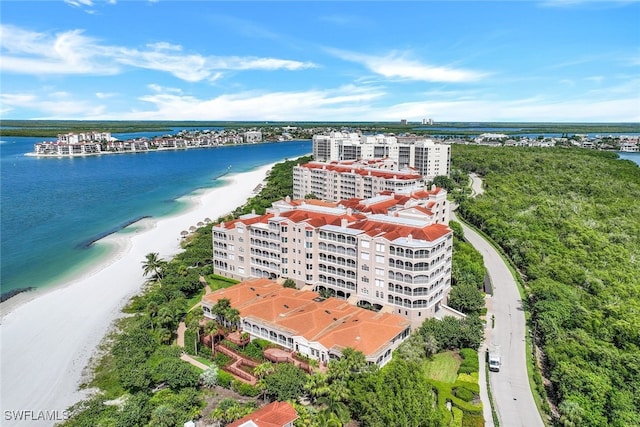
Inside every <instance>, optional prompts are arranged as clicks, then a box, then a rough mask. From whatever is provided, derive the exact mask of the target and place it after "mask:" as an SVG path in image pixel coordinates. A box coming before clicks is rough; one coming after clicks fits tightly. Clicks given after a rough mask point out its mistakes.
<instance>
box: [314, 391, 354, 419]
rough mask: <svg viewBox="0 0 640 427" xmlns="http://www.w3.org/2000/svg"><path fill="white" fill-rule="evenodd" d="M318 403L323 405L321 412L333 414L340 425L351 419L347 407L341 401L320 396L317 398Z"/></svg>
mask: <svg viewBox="0 0 640 427" xmlns="http://www.w3.org/2000/svg"><path fill="white" fill-rule="evenodd" d="M318 403H319V404H320V405H321V406H322V407H323V408H322V411H321V412H324V413H326V414H333V415H335V417H336V418H337V419H338V420H339V421H340V423H341V425H342V424H346V423H348V422H349V420H350V419H351V413H350V412H349V408H348V407H347V405H345V404H344V403H343V402H340V401H337V400H333V399H330V398H328V397H322V398H320V399H318Z"/></svg>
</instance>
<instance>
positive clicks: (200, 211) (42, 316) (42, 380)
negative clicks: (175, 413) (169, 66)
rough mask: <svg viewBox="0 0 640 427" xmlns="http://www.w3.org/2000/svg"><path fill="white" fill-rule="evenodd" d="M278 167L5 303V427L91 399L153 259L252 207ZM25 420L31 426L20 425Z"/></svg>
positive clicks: (239, 180)
mask: <svg viewBox="0 0 640 427" xmlns="http://www.w3.org/2000/svg"><path fill="white" fill-rule="evenodd" d="M272 166H273V165H269V166H265V167H261V168H259V169H257V170H254V171H251V172H247V173H242V174H237V175H232V176H228V177H226V179H227V180H228V181H229V185H225V186H224V187H220V188H216V189H211V190H207V191H205V192H202V193H199V194H196V195H192V196H188V198H189V199H191V200H190V202H191V204H192V207H191V208H189V209H188V210H186V211H184V212H182V213H179V214H176V215H174V216H171V217H166V218H161V219H159V220H155V219H144V220H142V221H140V222H138V223H136V224H135V227H136V230H137V231H136V232H135V233H133V232H129V233H116V234H113V235H110V236H107V237H105V238H104V239H102V240H100V241H99V242H98V244H100V245H110V246H111V247H112V248H113V254H112V255H111V256H109V257H108V259H106V260H104V261H102V262H101V263H100V264H99V265H96V266H93V267H92V268H90V269H88V270H87V271H84V272H82V273H80V277H77V278H75V279H71V280H69V281H68V282H67V283H64V284H61V285H60V286H56V287H54V288H53V289H52V290H50V291H43V292H40V293H34V294H31V295H26V294H25V295H22V294H21V295H19V296H18V297H16V298H12V299H11V300H9V301H8V302H6V303H3V304H2V306H1V309H2V316H3V317H2V320H1V324H0V338H1V341H0V342H1V346H2V347H1V350H0V351H1V353H0V354H1V369H2V370H1V379H0V382H1V394H0V408H1V410H2V412H1V414H0V416H1V417H2V421H0V424H1V425H3V426H10V425H19V426H28V425H37V426H46V425H53V424H55V422H56V421H60V420H61V419H62V418H64V416H65V413H64V411H65V410H66V409H67V408H68V407H69V406H71V405H72V404H74V403H76V402H78V401H79V400H81V399H82V398H83V397H84V393H82V392H80V391H78V386H79V384H80V381H81V378H82V373H83V369H84V368H85V367H86V366H87V363H88V361H89V359H90V357H91V356H92V355H93V354H94V352H95V351H96V347H97V345H98V344H99V343H100V341H101V339H102V338H103V337H104V336H105V334H106V333H107V332H108V330H109V327H110V325H111V323H112V322H113V320H114V319H116V318H117V317H118V316H119V315H120V310H121V309H122V307H123V306H124V305H125V304H126V302H127V301H128V300H129V298H131V296H133V295H135V294H136V293H138V292H139V291H140V289H141V287H142V285H143V283H144V281H145V279H144V277H143V276H142V261H143V260H144V258H145V255H146V254H148V253H150V252H158V253H159V254H160V256H161V257H162V258H165V259H168V258H170V257H171V256H173V255H175V254H176V253H177V252H178V251H179V249H180V247H179V242H180V239H181V231H183V230H188V229H189V227H191V226H194V225H196V224H197V223H198V222H200V221H203V220H204V219H205V218H211V219H213V220H215V219H216V218H218V217H220V216H222V215H225V214H227V213H229V212H231V211H232V210H234V209H235V208H236V207H237V206H240V205H242V204H244V202H245V201H246V200H247V198H249V197H250V196H251V194H252V191H253V190H254V188H256V186H257V185H258V184H260V183H261V182H262V181H263V180H264V178H265V176H266V173H267V171H268V170H269V169H270V168H271V167H272ZM34 268H37V266H34ZM21 411H22V412H21ZM18 417H22V418H23V420H26V421H20V422H18V421H16V418H18ZM43 417H44V418H47V419H49V421H43V420H42V418H43ZM38 418H39V419H38ZM34 419H38V420H37V421H30V420H34Z"/></svg>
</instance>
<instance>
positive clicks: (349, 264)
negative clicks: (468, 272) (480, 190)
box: [212, 189, 453, 326]
mask: <svg viewBox="0 0 640 427" xmlns="http://www.w3.org/2000/svg"><path fill="white" fill-rule="evenodd" d="M447 223H448V204H447V201H446V192H445V191H444V190H442V189H433V190H432V191H425V190H421V191H418V192H414V193H411V194H406V195H402V194H393V193H386V194H380V195H378V196H376V197H373V198H369V199H351V200H348V201H342V202H325V201H320V200H315V199H310V200H290V199H285V200H281V201H279V202H276V203H274V204H273V206H272V208H271V209H269V210H268V211H267V213H266V214H264V215H256V214H248V215H245V216H242V217H240V218H239V219H236V220H234V221H230V222H226V223H220V224H216V225H214V226H213V229H212V232H213V251H214V255H213V262H214V269H215V272H216V273H217V274H220V275H222V276H226V277H230V278H234V279H237V280H245V279H248V278H270V279H277V278H289V279H293V280H294V281H295V282H296V284H297V286H298V287H299V288H302V287H304V286H308V287H309V289H311V290H314V291H317V292H324V293H329V294H331V295H333V296H335V297H337V298H341V299H345V300H348V301H349V302H351V303H353V304H357V305H360V306H366V307H372V308H374V309H379V310H385V311H387V312H391V313H396V314H400V315H402V316H404V317H406V318H407V319H409V320H410V321H411V323H412V325H413V326H418V325H420V324H421V323H422V321H424V319H426V318H428V317H433V316H435V315H436V313H437V312H438V310H439V309H440V307H441V305H442V304H445V303H446V300H447V296H448V293H449V290H450V286H451V283H450V282H451V256H452V242H453V233H452V231H451V229H450V228H449V227H448V225H447Z"/></svg>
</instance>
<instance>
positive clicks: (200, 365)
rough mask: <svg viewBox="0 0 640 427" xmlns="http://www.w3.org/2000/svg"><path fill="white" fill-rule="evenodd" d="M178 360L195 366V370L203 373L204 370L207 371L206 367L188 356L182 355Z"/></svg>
mask: <svg viewBox="0 0 640 427" xmlns="http://www.w3.org/2000/svg"><path fill="white" fill-rule="evenodd" d="M180 359H182V360H184V361H185V362H189V363H191V364H192V365H193V366H195V367H196V368H200V369H202V370H203V371H204V370H206V369H209V367H208V366H207V365H205V364H204V363H202V362H199V361H197V360H196V359H194V358H193V357H191V356H189V355H188V354H187V353H182V355H181V356H180Z"/></svg>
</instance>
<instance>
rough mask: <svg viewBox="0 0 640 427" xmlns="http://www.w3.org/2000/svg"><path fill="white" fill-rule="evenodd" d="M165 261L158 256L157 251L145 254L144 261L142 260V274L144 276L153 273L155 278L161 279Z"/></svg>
mask: <svg viewBox="0 0 640 427" xmlns="http://www.w3.org/2000/svg"><path fill="white" fill-rule="evenodd" d="M165 265H166V261H165V260H163V259H162V258H160V254H158V252H151V253H148V254H147V255H146V261H142V268H143V275H144V276H145V277H146V276H148V275H149V274H150V273H153V277H154V278H156V279H162V269H163V267H164V266H165Z"/></svg>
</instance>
